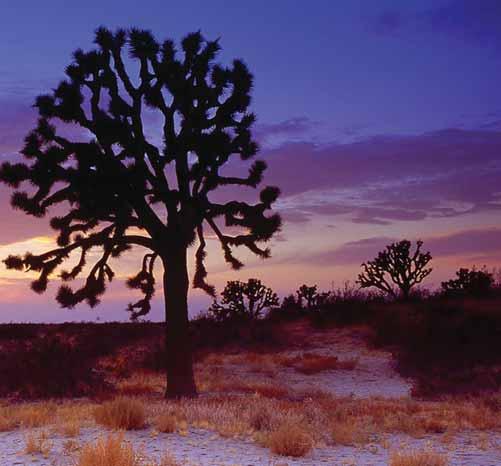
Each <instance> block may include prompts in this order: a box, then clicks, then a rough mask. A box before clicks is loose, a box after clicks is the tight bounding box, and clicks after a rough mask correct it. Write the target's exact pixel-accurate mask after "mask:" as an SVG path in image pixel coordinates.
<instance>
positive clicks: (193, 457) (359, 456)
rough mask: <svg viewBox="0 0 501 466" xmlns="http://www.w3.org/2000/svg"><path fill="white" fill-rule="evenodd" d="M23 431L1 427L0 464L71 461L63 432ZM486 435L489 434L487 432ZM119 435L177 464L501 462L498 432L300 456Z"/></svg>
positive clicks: (396, 440) (59, 465)
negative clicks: (37, 443) (407, 457)
mask: <svg viewBox="0 0 501 466" xmlns="http://www.w3.org/2000/svg"><path fill="white" fill-rule="evenodd" d="M105 432H106V431H105V430H103V429H94V428H92V429H83V430H82V432H81V435H80V436H79V437H77V438H75V439H72V440H71V441H72V442H78V444H80V445H82V444H85V443H86V442H92V441H95V440H96V439H97V438H98V437H99V436H100V435H103V433H105ZM25 435H26V433H25V432H23V431H21V430H19V431H14V432H6V433H0V464H1V465H2V466H12V465H20V466H21V465H23V466H70V465H72V464H73V463H74V458H75V455H76V452H73V453H71V452H68V451H67V449H65V447H64V445H65V443H67V442H68V439H67V438H64V437H61V436H60V435H57V434H56V435H54V434H53V435H50V443H51V445H50V452H49V453H48V455H47V457H44V456H43V455H41V454H35V455H27V454H25V452H24V450H25ZM487 436H488V438H487ZM124 438H125V439H126V440H128V441H130V442H131V443H132V444H133V445H134V447H136V449H137V450H139V451H141V452H142V453H143V454H144V455H145V457H148V458H152V459H160V458H161V457H162V455H163V454H164V453H165V452H169V453H170V454H171V455H173V456H174V457H175V458H176V459H177V460H178V461H179V463H180V465H193V466H222V465H225V466H236V465H239V466H251V465H252V466H285V465H288V466H299V465H305V466H314V465H333V466H334V465H340V466H341V465H346V466H347V465H374V466H383V465H387V464H388V460H389V455H390V452H391V451H392V450H404V451H406V450H411V449H423V448H430V449H432V450H434V451H437V452H441V453H445V454H446V455H447V457H448V459H449V464H450V465H463V466H489V465H499V464H501V434H500V433H489V434H485V433H483V434H473V433H472V434H468V435H465V434H461V435H458V436H457V437H456V439H455V440H454V441H453V442H452V443H450V444H443V443H442V442H441V436H440V435H433V436H426V437H425V438H423V439H415V438H412V437H408V436H404V435H392V436H389V437H388V438H387V442H388V443H386V442H385V444H384V446H382V445H381V444H378V443H370V444H368V445H365V446H363V447H347V446H336V447H323V448H322V447H320V448H316V449H314V450H313V451H312V452H311V453H309V454H308V455H307V456H306V457H304V458H299V459H294V458H284V457H279V456H277V455H273V454H270V452H269V450H267V449H265V448H262V447H259V446H257V445H255V444H254V443H252V441H243V440H235V439H225V438H221V437H219V436H218V435H215V434H214V433H211V432H208V431H205V430H201V429H190V431H189V433H188V435H186V436H184V435H179V434H158V435H154V436H153V435H152V433H151V430H144V431H139V432H126V433H125V434H124Z"/></svg>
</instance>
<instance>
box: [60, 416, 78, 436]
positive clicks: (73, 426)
mask: <svg viewBox="0 0 501 466" xmlns="http://www.w3.org/2000/svg"><path fill="white" fill-rule="evenodd" d="M81 427H82V421H81V420H80V419H77V418H68V419H64V420H62V421H61V422H60V423H59V424H58V425H57V431H58V432H59V433H60V434H61V435H64V436H65V437H77V436H78V435H80V429H81Z"/></svg>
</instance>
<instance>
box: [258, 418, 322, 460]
mask: <svg viewBox="0 0 501 466" xmlns="http://www.w3.org/2000/svg"><path fill="white" fill-rule="evenodd" d="M266 443H267V445H268V447H269V448H270V450H271V451H272V452H273V453H275V454H277V455H281V456H292V457H301V456H305V455H306V454H308V453H309V452H310V451H311V450H312V448H313V439H312V437H311V435H310V433H309V432H308V431H307V430H305V429H304V428H303V427H302V426H301V425H300V424H299V421H294V420H287V421H285V422H284V423H283V424H281V425H280V426H279V427H278V428H277V429H276V430H272V431H271V432H269V434H268V436H267V440H266Z"/></svg>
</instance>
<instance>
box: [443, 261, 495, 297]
mask: <svg viewBox="0 0 501 466" xmlns="http://www.w3.org/2000/svg"><path fill="white" fill-rule="evenodd" d="M493 291H494V276H493V274H492V273H490V272H488V271H487V270H486V269H481V270H477V269H475V268H473V269H471V270H470V269H466V268H460V269H459V270H458V271H457V272H456V278H455V279H452V280H448V281H445V282H442V292H443V294H444V295H445V296H448V297H464V296H473V297H476V298H486V297H489V295H490V294H492V292H493Z"/></svg>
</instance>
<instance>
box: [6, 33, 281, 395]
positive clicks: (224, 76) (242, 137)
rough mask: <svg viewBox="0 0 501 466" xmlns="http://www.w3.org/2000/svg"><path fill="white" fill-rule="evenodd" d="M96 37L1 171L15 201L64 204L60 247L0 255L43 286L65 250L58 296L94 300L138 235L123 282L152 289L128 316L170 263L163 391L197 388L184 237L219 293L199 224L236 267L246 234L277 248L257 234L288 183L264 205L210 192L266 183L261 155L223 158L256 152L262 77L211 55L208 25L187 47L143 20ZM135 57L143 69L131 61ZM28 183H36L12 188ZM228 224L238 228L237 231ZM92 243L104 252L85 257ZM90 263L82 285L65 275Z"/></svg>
mask: <svg viewBox="0 0 501 466" xmlns="http://www.w3.org/2000/svg"><path fill="white" fill-rule="evenodd" d="M94 42H95V44H96V46H97V48H96V49H95V50H91V51H90V52H84V51H82V50H80V49H78V50H77V51H76V52H75V53H74V54H73V58H74V60H73V62H72V63H71V64H70V65H69V66H68V67H67V68H66V75H67V79H65V80H64V81H62V82H61V83H60V84H59V85H58V86H57V87H56V88H55V90H54V91H53V92H51V93H49V94H46V95H41V96H39V97H38V98H37V99H36V102H35V107H36V108H37V109H38V114H39V117H40V118H39V120H38V125H37V126H36V128H35V129H34V130H33V131H32V132H30V133H29V134H28V136H27V137H26V139H25V146H24V148H23V150H22V154H23V155H24V157H25V158H26V160H27V162H26V163H14V164H13V163H10V162H5V163H3V165H2V168H1V171H0V179H1V180H2V181H3V182H4V183H6V184H8V185H10V186H12V187H13V188H15V189H16V191H15V192H14V194H13V196H12V206H13V207H14V208H17V209H21V210H22V211H24V212H25V213H26V214H28V215H32V216H35V217H43V216H45V215H47V214H48V213H49V210H50V209H51V208H54V207H58V210H57V212H58V215H61V216H54V217H52V219H51V221H50V224H51V227H52V228H53V229H54V230H56V231H57V233H58V236H57V247H56V248H54V249H52V250H49V251H46V252H44V253H42V254H32V253H27V254H26V255H24V256H9V257H8V258H7V259H6V260H5V264H6V266H7V267H8V268H9V269H16V270H31V271H36V272H38V273H39V276H38V278H37V279H36V280H35V281H34V282H33V283H32V285H31V287H32V289H33V290H34V291H35V292H37V293H43V292H44V291H45V290H46V288H47V284H48V281H49V279H50V278H51V277H53V276H54V275H55V274H56V271H57V270H59V269H60V267H61V266H62V264H63V263H64V262H65V261H66V259H67V258H68V257H70V256H75V257H76V265H74V266H73V267H72V268H71V269H70V270H62V271H61V270H59V276H60V277H61V279H62V280H63V282H65V283H64V284H63V285H62V286H61V287H60V288H59V292H58V294H57V301H58V302H59V304H60V305H61V306H63V307H73V306H75V305H77V304H78V303H81V302H86V303H87V304H89V305H90V306H95V305H97V304H98V303H99V300H100V298H101V296H102V295H103V293H104V292H105V289H106V285H107V283H108V282H111V281H112V279H113V277H114V271H113V269H112V266H111V265H110V261H111V259H113V258H117V257H120V256H121V255H122V254H124V253H125V252H126V251H128V250H129V249H131V247H132V246H134V247H141V248H144V249H145V250H146V252H145V255H144V259H143V261H142V264H141V267H140V270H139V272H138V273H137V274H136V275H135V276H133V277H131V278H130V279H129V280H128V282H127V284H128V286H129V287H130V288H132V289H135V290H138V291H140V292H141V293H142V294H143V297H142V298H141V299H140V300H138V301H137V302H135V303H131V304H130V305H129V308H128V310H129V312H130V313H131V317H132V318H133V319H135V318H138V317H141V316H144V315H146V314H148V312H149V311H150V301H151V299H152V297H153V295H154V292H155V286H156V284H155V276H154V266H155V264H157V263H161V265H162V266H163V289H164V299H165V309H166V313H165V320H166V323H167V325H166V333H167V338H166V344H167V350H166V352H165V354H166V358H167V360H166V368H167V372H168V386H167V391H166V395H167V396H172V397H176V396H185V395H195V394H196V387H195V382H194V378H193V369H192V348H191V343H190V335H189V323H188V305H187V295H188V288H189V283H188V271H187V250H188V248H189V247H190V246H191V245H193V244H194V243H197V244H198V246H197V249H196V252H195V263H196V269H195V272H194V275H193V286H194V287H195V288H200V289H202V290H204V291H206V292H207V293H209V294H211V295H213V294H214V288H213V287H212V286H211V285H209V284H208V283H207V281H206V276H207V271H206V269H205V265H204V259H205V255H206V252H205V247H206V242H205V233H204V228H209V229H210V230H211V231H212V232H213V234H214V235H215V237H216V238H217V239H218V240H219V242H220V244H221V247H222V249H223V252H224V258H225V260H226V262H227V263H228V264H230V265H231V266H232V267H233V268H234V269H239V268H240V267H242V265H243V264H242V262H241V261H240V260H239V259H238V258H236V257H235V256H234V251H233V249H234V248H235V247H239V246H243V247H246V248H247V249H248V250H250V251H251V252H252V253H254V254H256V255H258V256H260V257H262V258H267V257H269V255H270V251H269V249H268V248H266V247H263V246H262V243H265V242H267V241H268V240H269V239H270V238H271V237H272V236H273V234H274V233H275V232H276V231H278V230H279V228H280V224H281V220H280V217H279V216H278V214H274V215H270V216H266V215H265V213H266V211H268V210H270V209H271V206H272V204H273V203H274V201H275V200H276V199H277V197H278V195H279V190H278V188H276V187H265V188H264V189H263V190H262V191H261V192H260V194H259V201H258V202H257V203H256V204H248V203H247V202H242V201H237V200H235V199H229V200H228V201H225V202H221V203H219V202H213V201H211V200H209V198H211V195H212V194H213V193H214V191H215V190H216V189H217V188H219V187H227V186H233V187H247V188H249V187H250V188H256V187H257V186H258V185H259V184H260V183H261V181H262V178H263V173H264V171H265V169H266V164H265V162H264V161H262V160H257V161H255V162H254V163H253V164H252V165H251V166H250V167H249V168H248V173H247V175H244V176H242V177H240V176H223V175H222V174H221V169H222V168H223V166H226V164H227V163H228V162H230V161H232V160H234V159H235V158H237V157H238V158H239V159H240V160H241V161H247V160H249V159H252V158H253V157H254V156H255V155H256V154H257V152H258V146H257V144H256V143H255V142H254V140H253V139H252V135H251V128H252V125H253V123H254V121H255V116H254V115H253V114H252V113H249V112H248V107H249V105H250V99H251V97H250V93H251V90H252V86H253V77H252V75H251V73H250V72H249V70H248V69H247V67H246V65H245V64H244V63H243V62H242V61H241V60H234V61H233V63H232V65H231V66H229V67H224V66H221V65H218V64H215V63H214V60H215V58H216V56H217V54H218V52H219V50H220V45H219V42H218V41H217V40H216V41H207V40H205V39H204V38H203V36H202V35H201V34H200V33H199V32H196V33H193V34H189V35H187V36H186V37H185V38H184V39H183V40H182V42H181V47H180V50H177V49H176V47H175V45H174V43H173V42H172V41H171V40H166V41H164V42H162V43H159V42H157V41H156V40H155V38H154V37H153V35H152V34H151V33H150V32H149V31H146V30H140V29H130V30H127V31H125V30H118V31H116V32H111V31H109V30H108V29H105V28H99V29H98V30H97V31H96V35H95V40H94ZM125 54H128V59H127V60H124V58H123V56H124V55H125ZM131 61H132V62H134V64H135V65H137V68H134V66H131V68H130V70H128V67H129V65H132V64H131V63H130V62H131ZM135 69H137V70H138V73H136V72H135V71H134V70H135ZM136 74H137V75H136ZM147 112H149V113H150V114H151V113H152V112H156V114H157V115H158V116H159V117H160V118H161V120H162V125H161V126H162V136H163V138H162V139H163V144H162V145H161V146H160V147H158V146H156V145H154V143H153V142H152V141H151V140H149V139H148V137H147V135H146V132H145V126H144V119H145V114H146V113H147ZM150 118H151V116H150ZM68 126H69V127H71V128H72V129H78V130H79V131H80V133H82V134H90V135H91V139H90V140H88V141H87V142H85V141H83V140H82V139H83V138H80V139H78V140H73V139H72V138H71V137H70V136H68V134H72V132H68V131H65V130H64V128H65V127H68ZM73 134H74V133H73ZM167 172H169V175H167ZM23 183H24V184H31V186H32V187H33V189H30V190H29V191H22V190H17V189H18V188H19V186H20V185H21V184H23ZM61 207H62V208H61ZM221 220H223V221H222V222H221ZM221 223H222V224H221ZM232 227H237V228H238V231H239V233H238V234H236V235H233V234H230V232H229V230H228V228H232ZM131 229H134V232H132V230H131ZM137 231H139V233H136V232H137ZM96 250H98V251H99V253H98V254H99V255H98V256H97V260H96V261H95V262H94V263H92V264H88V262H89V261H90V260H91V258H92V257H95V256H94V253H95V252H96ZM82 275H86V278H85V279H84V280H83V285H82V286H81V287H79V288H77V289H73V288H71V287H70V286H68V282H70V281H72V280H74V279H77V278H79V277H81V276H82Z"/></svg>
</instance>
